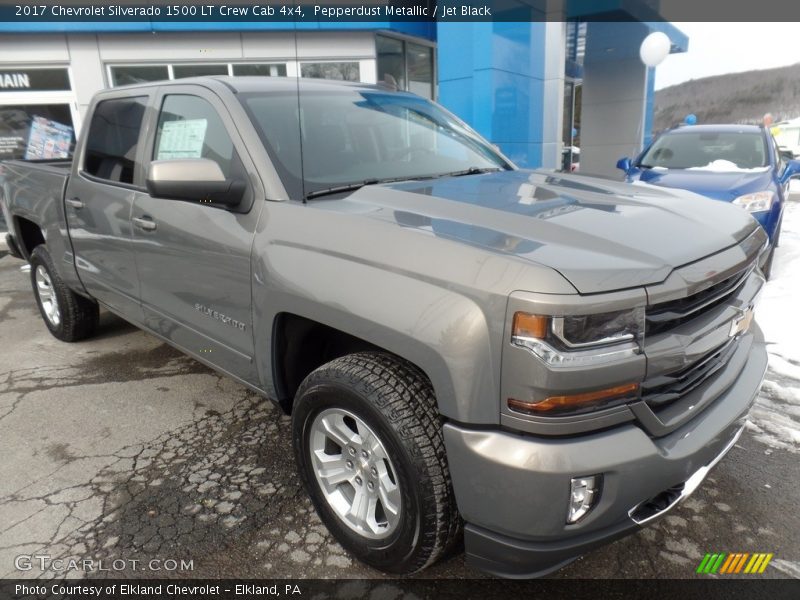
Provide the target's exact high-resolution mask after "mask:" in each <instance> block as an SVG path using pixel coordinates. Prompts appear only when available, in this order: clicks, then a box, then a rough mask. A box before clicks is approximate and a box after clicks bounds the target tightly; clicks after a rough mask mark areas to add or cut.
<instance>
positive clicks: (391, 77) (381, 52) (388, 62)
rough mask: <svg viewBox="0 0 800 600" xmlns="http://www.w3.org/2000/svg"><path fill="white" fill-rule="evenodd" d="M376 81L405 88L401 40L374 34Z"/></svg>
mask: <svg viewBox="0 0 800 600" xmlns="http://www.w3.org/2000/svg"><path fill="white" fill-rule="evenodd" d="M375 50H376V53H377V59H378V60H377V63H378V65H377V66H378V82H379V83H383V84H385V85H387V86H389V87H392V86H394V87H396V88H397V89H398V90H405V89H406V60H405V54H404V53H403V42H402V40H398V39H395V38H390V37H386V36H385V35H379V36H376V40H375Z"/></svg>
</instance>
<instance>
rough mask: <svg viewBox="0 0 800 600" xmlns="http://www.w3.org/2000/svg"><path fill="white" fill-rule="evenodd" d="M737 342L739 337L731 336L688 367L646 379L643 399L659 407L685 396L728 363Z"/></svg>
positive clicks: (653, 406)
mask: <svg viewBox="0 0 800 600" xmlns="http://www.w3.org/2000/svg"><path fill="white" fill-rule="evenodd" d="M737 342H738V338H731V339H730V340H728V341H727V342H725V343H724V344H723V345H722V346H719V347H717V348H716V349H714V350H712V351H711V352H709V353H708V354H706V355H704V356H703V357H701V358H700V359H698V360H697V361H695V362H694V363H692V364H691V365H689V366H688V367H685V368H684V369H681V370H680V371H675V372H673V373H668V374H666V375H659V376H657V377H653V378H652V379H650V380H648V381H645V382H644V383H643V384H642V399H643V400H644V401H645V402H647V404H648V405H649V406H650V407H651V408H654V409H657V408H659V407H661V406H664V405H666V404H669V403H671V402H673V401H675V400H677V399H678V398H680V397H682V396H685V395H686V394H688V393H689V392H691V391H692V390H693V389H695V388H696V387H697V386H699V385H700V384H701V383H703V382H704V381H705V380H706V379H708V378H709V377H711V376H712V375H713V374H714V373H716V372H717V371H718V370H719V369H721V368H722V367H724V366H725V365H726V364H727V362H728V359H730V357H731V355H732V354H733V353H734V351H735V350H736V345H737Z"/></svg>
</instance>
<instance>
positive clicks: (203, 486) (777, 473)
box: [0, 201, 800, 578]
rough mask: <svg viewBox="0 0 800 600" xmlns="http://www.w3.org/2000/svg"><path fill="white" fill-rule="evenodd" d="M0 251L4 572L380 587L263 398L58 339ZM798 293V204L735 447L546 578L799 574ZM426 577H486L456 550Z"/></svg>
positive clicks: (126, 332) (176, 356)
mask: <svg viewBox="0 0 800 600" xmlns="http://www.w3.org/2000/svg"><path fill="white" fill-rule="evenodd" d="M0 254H2V255H3V256H2V258H0V456H2V460H0V577H19V576H23V577H52V576H54V575H55V573H54V572H52V571H42V569H41V568H40V565H38V564H34V565H33V566H32V568H31V569H30V570H23V571H20V570H18V569H17V567H16V566H15V563H16V564H17V566H19V564H20V563H19V561H18V560H17V557H19V556H20V555H31V554H37V555H42V554H44V555H48V556H50V557H52V558H59V557H60V558H74V559H86V558H90V559H94V560H98V559H103V560H104V561H106V564H108V563H109V562H110V561H112V560H120V559H121V560H123V561H127V562H126V566H125V568H124V572H126V573H129V574H130V571H132V570H141V569H142V568H150V569H151V570H157V569H161V570H160V571H158V572H155V573H151V574H150V575H151V576H165V575H167V576H169V575H175V576H182V577H186V576H194V577H222V576H225V577H337V578H343V577H367V578H371V577H380V576H381V574H380V573H378V572H376V571H373V570H371V569H369V568H367V567H364V566H362V565H360V564H358V563H356V562H354V561H353V560H351V559H350V558H349V557H348V556H347V555H346V554H345V552H344V551H343V550H342V549H341V547H340V546H339V545H338V544H336V543H335V542H334V541H333V540H332V538H331V536H330V535H329V534H328V533H327V531H326V529H325V527H324V526H323V525H322V524H321V523H320V521H319V520H318V519H317V518H316V516H315V514H314V512H313V510H312V509H311V505H310V503H309V501H308V500H307V498H306V495H305V493H304V492H303V490H302V489H301V487H300V484H299V480H298V478H297V476H296V475H295V471H294V463H293V458H292V456H291V451H290V440H289V420H288V418H287V417H285V416H282V415H281V413H280V412H279V411H278V410H277V409H276V408H274V407H273V406H272V404H271V403H270V402H268V401H265V400H263V399H262V398H259V397H258V396H256V395H255V394H253V393H251V392H249V391H247V390H246V389H245V388H244V387H242V386H240V385H238V384H236V383H234V382H232V381H231V380H229V379H226V378H225V377H222V376H219V375H217V374H215V373H213V372H212V371H210V370H209V369H207V368H206V367H204V366H202V365H200V364H199V363H197V362H195V361H194V360H192V359H190V358H187V357H185V356H183V355H182V354H180V353H179V352H177V351H175V350H173V349H172V348H170V347H169V346H167V345H165V344H163V343H161V342H160V341H159V340H157V339H156V338H154V337H152V336H150V335H148V334H145V333H143V332H141V331H139V330H137V329H135V328H134V327H132V326H130V325H127V324H126V323H124V322H122V321H121V320H119V319H117V318H116V317H113V316H112V315H110V314H104V315H103V316H102V318H101V330H100V333H99V335H98V336H97V337H95V338H93V339H91V340H89V341H86V342H82V343H79V344H75V345H68V344H64V343H61V342H59V341H57V340H55V339H54V338H53V337H52V336H51V335H50V334H49V333H48V332H47V330H46V328H45V326H44V324H43V323H42V322H41V319H40V317H39V314H38V311H37V309H36V306H35V305H34V302H33V296H32V293H31V290H30V283H29V274H28V273H26V272H23V271H21V270H20V267H21V266H22V265H23V264H24V263H23V262H22V261H19V260H16V259H14V258H12V257H10V256H7V255H5V252H4V251H3V250H2V249H0ZM798 292H800V203H798V202H796V201H794V202H790V203H789V206H788V208H787V214H786V216H785V219H784V224H783V234H782V238H781V247H780V248H779V250H778V255H777V257H776V266H775V270H774V279H773V281H771V282H770V283H769V284H768V286H767V288H766V291H765V292H764V294H763V297H762V299H761V304H760V305H759V307H758V310H757V318H758V320H759V322H760V323H761V326H762V328H763V329H764V331H765V335H766V337H767V340H768V342H770V343H771V344H770V368H769V371H768V374H767V380H766V382H765V383H764V386H763V388H762V392H761V395H760V397H759V399H758V402H757V405H756V407H755V409H754V410H753V413H752V416H751V423H750V425H749V426H748V428H747V430H746V432H745V434H744V435H743V436H742V437H741V438H740V440H739V442H738V444H737V445H736V446H735V448H734V449H733V450H732V451H731V453H730V454H729V455H728V457H727V458H726V459H725V460H724V461H722V462H721V463H720V464H719V465H718V466H717V468H716V469H715V470H714V471H713V472H712V473H711V475H710V476H709V478H708V479H707V480H706V482H705V483H704V484H703V486H702V487H701V489H700V490H698V492H697V493H696V494H695V495H694V496H693V497H692V498H690V499H688V500H687V501H686V502H685V503H684V504H682V505H681V506H680V507H678V508H677V509H676V510H674V511H673V512H672V513H671V514H670V515H669V516H667V517H666V518H665V519H663V520H662V521H660V522H659V523H658V524H656V525H654V526H651V527H648V528H646V529H643V530H642V531H640V532H639V533H638V534H636V535H634V536H631V537H628V538H626V539H623V540H620V541H618V542H615V543H613V544H611V545H610V546H608V547H605V548H602V549H600V550H597V551H595V552H593V553H591V554H590V555H587V556H585V557H583V558H582V559H580V560H578V561H576V562H575V563H573V564H572V565H570V566H569V567H567V568H565V569H563V570H561V571H560V572H558V573H556V574H555V575H553V576H554V577H570V578H591V577H644V578H681V577H692V576H695V575H694V571H695V569H696V567H697V565H698V564H699V562H700V560H701V559H702V557H703V556H704V554H705V553H706V552H772V553H774V555H775V557H774V559H773V560H772V562H771V564H770V567H769V568H768V569H767V571H766V572H765V573H764V575H763V577H800V514H798V511H797V508H796V507H797V500H796V496H797V481H798V478H799V477H800V461H798V458H800V457H799V456H798V453H800V342H798V341H797V340H796V339H795V338H797V337H798V336H797V334H798V326H797V316H796V314H795V313H794V311H793V309H794V308H795V307H794V304H795V303H796V302H797V300H798ZM152 559H156V562H150V561H151V560H152ZM181 560H183V561H191V569H188V568H187V569H183V570H182V569H180V568H178V569H177V570H173V569H172V568H171V566H172V563H171V562H169V561H176V562H177V563H178V565H180V561H181ZM131 561H140V562H139V563H132V562H131ZM23 567H24V564H23ZM139 575H144V576H148V573H139ZM422 576H424V577H435V578H450V577H458V578H466V577H481V576H482V575H481V574H480V573H478V572H476V571H473V570H471V569H470V568H468V567H467V566H466V565H465V564H464V559H463V556H462V555H457V556H455V557H453V558H451V559H449V560H448V561H446V562H444V563H442V564H439V565H437V566H435V567H433V568H432V569H430V570H428V571H426V572H425V573H424V574H422ZM704 577H708V576H707V575H706V576H704Z"/></svg>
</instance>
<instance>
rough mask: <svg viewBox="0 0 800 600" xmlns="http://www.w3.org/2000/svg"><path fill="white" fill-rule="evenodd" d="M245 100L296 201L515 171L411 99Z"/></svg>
mask: <svg viewBox="0 0 800 600" xmlns="http://www.w3.org/2000/svg"><path fill="white" fill-rule="evenodd" d="M240 97H241V99H242V103H243V105H244V106H245V109H246V110H247V111H248V113H249V114H250V116H251V118H252V120H253V122H254V123H255V125H256V128H257V129H258V130H259V134H260V136H261V139H262V141H263V143H264V145H265V146H266V148H267V151H268V152H269V153H270V156H271V158H272V160H273V162H274V163H275V166H276V168H277V169H278V172H279V175H280V176H281V179H282V180H283V182H284V185H285V186H286V188H287V190H288V191H289V194H290V195H291V196H292V197H295V198H298V197H300V196H301V195H302V194H305V195H306V196H307V195H308V194H313V193H314V192H318V191H320V190H325V189H328V188H333V187H341V186H346V185H349V184H358V183H361V182H365V181H370V182H373V181H375V180H378V181H383V180H396V179H415V178H424V177H434V176H438V175H443V174H447V173H453V172H457V171H470V170H476V169H477V170H484V169H507V168H509V165H508V164H507V163H506V162H505V161H504V160H503V159H502V158H501V157H500V156H499V155H498V154H497V152H496V151H495V150H494V149H493V148H492V146H491V145H490V144H488V143H487V142H486V141H484V140H482V139H481V138H480V137H479V136H478V135H477V134H476V133H475V132H474V131H472V130H471V129H469V127H467V126H466V125H465V124H464V123H462V122H460V121H459V120H457V119H456V118H454V117H453V116H452V115H450V114H448V113H447V112H446V111H444V110H442V109H441V108H440V107H438V106H437V105H435V104H433V103H432V102H429V101H427V100H424V99H423V98H419V97H417V96H412V95H410V94H396V93H391V92H383V91H380V90H364V89H341V88H339V89H331V90H324V91H318V90H314V91H308V92H306V91H302V89H301V95H300V102H299V103H298V97H297V94H296V93H290V92H283V93H275V92H254V93H244V94H240ZM300 131H302V137H301V135H300V133H299V132H300ZM301 150H302V152H301ZM301 154H302V163H301ZM304 179H305V186H304V187H303V180H304Z"/></svg>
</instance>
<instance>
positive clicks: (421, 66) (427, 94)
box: [375, 35, 434, 99]
mask: <svg viewBox="0 0 800 600" xmlns="http://www.w3.org/2000/svg"><path fill="white" fill-rule="evenodd" d="M375 51H376V54H377V61H376V62H377V69H378V83H382V84H384V85H386V86H388V87H391V88H395V89H398V90H404V91H408V92H413V93H415V94H417V95H419V96H422V97H423V98H430V99H433V96H434V93H433V89H434V88H433V48H432V47H430V46H424V45H422V44H415V43H413V42H406V41H404V40H401V39H397V38H393V37H387V36H385V35H377V36H375Z"/></svg>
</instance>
